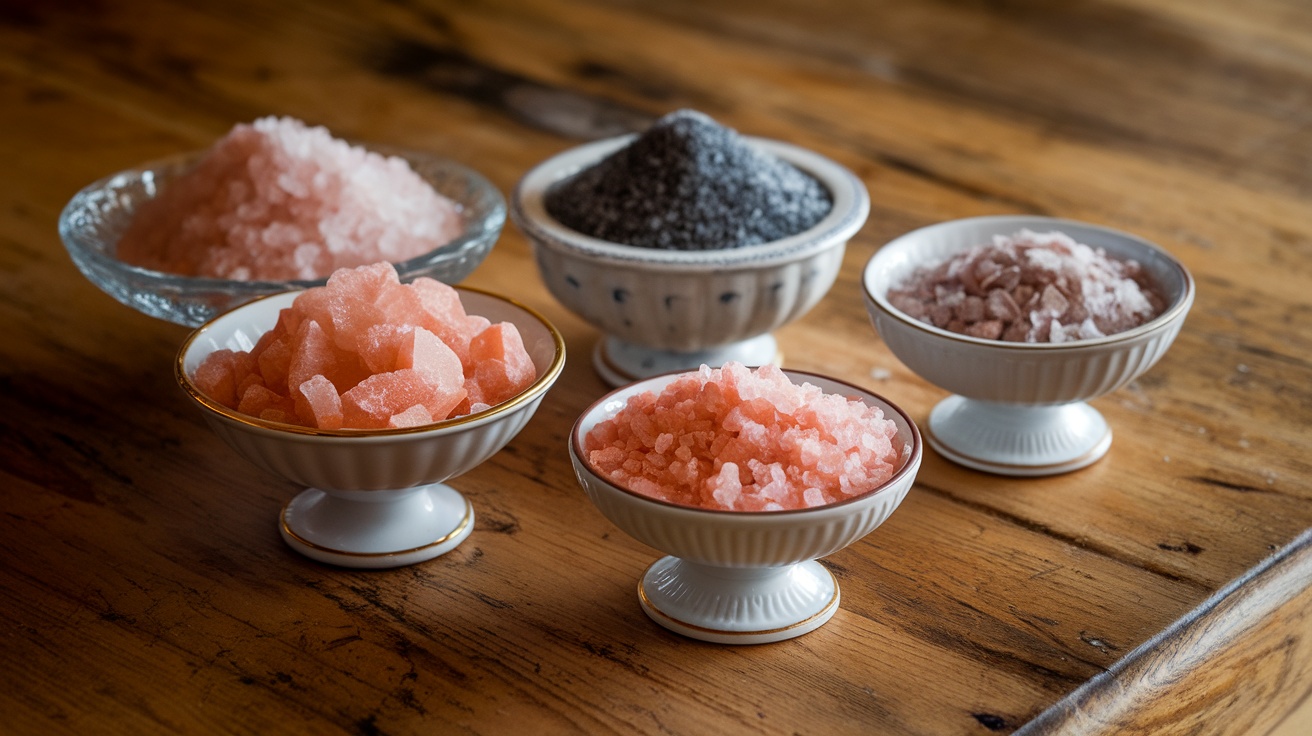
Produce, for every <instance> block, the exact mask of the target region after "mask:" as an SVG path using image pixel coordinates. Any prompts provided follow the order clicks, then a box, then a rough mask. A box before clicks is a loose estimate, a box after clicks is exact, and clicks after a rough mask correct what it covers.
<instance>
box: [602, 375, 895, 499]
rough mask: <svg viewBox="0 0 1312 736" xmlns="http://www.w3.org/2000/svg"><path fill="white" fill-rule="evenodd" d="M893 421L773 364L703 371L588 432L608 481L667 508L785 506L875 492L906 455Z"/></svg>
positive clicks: (640, 399)
mask: <svg viewBox="0 0 1312 736" xmlns="http://www.w3.org/2000/svg"><path fill="white" fill-rule="evenodd" d="M896 438H897V426H896V425H895V424H894V423H893V422H892V421H891V420H889V419H885V418H884V415H883V412H882V411H881V410H880V409H879V408H878V407H874V406H870V405H868V404H865V403H863V402H861V401H857V400H852V399H847V398H845V397H843V396H839V395H837V394H825V393H824V392H823V391H822V390H821V389H819V388H818V387H816V386H814V385H812V384H809V383H803V384H801V385H797V384H794V383H792V382H791V381H790V380H789V379H788V376H787V375H785V374H784V373H783V371H781V370H779V369H778V368H777V367H775V366H772V365H767V366H763V367H761V368H758V369H756V370H754V371H753V370H750V369H748V368H746V367H745V366H743V365H742V364H740V363H727V364H725V365H724V367H723V368H716V369H712V368H709V367H707V366H702V368H701V370H699V371H697V372H695V373H689V374H686V375H684V376H681V377H679V378H677V379H675V380H674V381H673V382H671V383H670V384H669V385H667V386H666V387H665V388H664V389H663V390H662V391H661V392H660V394H659V395H658V394H656V393H654V392H650V391H649V392H645V393H642V394H637V395H635V396H632V397H631V398H630V399H629V400H628V402H627V403H626V404H625V406H624V407H623V408H622V409H620V410H619V412H617V413H616V414H615V415H614V416H613V417H611V418H610V419H606V420H604V421H601V422H598V423H597V424H596V425H595V426H594V427H593V428H592V430H591V431H589V432H588V434H587V435H586V436H585V437H584V438H583V449H584V453H585V455H586V457H587V460H588V463H589V464H590V465H591V466H592V467H593V469H594V470H595V471H596V472H597V473H598V474H599V475H601V476H602V477H605V478H607V479H609V480H610V481H611V482H613V483H615V484H617V485H620V486H623V487H625V488H628V489H629V490H632V491H634V492H635V493H642V494H644V495H649V496H652V497H654V498H658V499H661V500H664V501H668V502H670V503H677V504H683V505H687V506H697V507H702V508H709V509H723V510H731V511H779V510H785V509H802V508H810V507H814V506H821V505H825V504H830V503H835V502H838V501H842V500H844V499H848V498H853V497H856V496H859V495H861V494H864V493H867V492H869V491H872V490H874V489H875V488H878V487H879V486H880V485H881V484H883V483H885V482H886V481H888V479H889V478H891V477H892V476H893V473H894V472H895V471H896V470H897V468H898V467H899V463H900V462H901V460H902V458H903V454H904V452H905V450H904V448H902V447H901V446H900V445H895V442H894V441H895V440H896Z"/></svg>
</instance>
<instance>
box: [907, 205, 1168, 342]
mask: <svg viewBox="0 0 1312 736" xmlns="http://www.w3.org/2000/svg"><path fill="white" fill-rule="evenodd" d="M888 301H889V303H890V304H892V305H893V306H894V307H897V308H898V309H900V310H902V311H903V312H905V313H906V314H908V315H910V316H911V317H913V318H915V319H918V320H921V321H923V322H928V323H930V324H932V325H934V326H935V327H941V328H943V329H946V330H951V331H952V332H957V333H961V334H965V335H970V336H972V337H980V338H984V339H988V340H1005V341H1008V342H1054V343H1059V342H1068V341H1071V340H1086V339H1090V338H1095V337H1102V336H1104V335H1111V334H1114V333H1117V332H1124V331H1125V330H1129V329H1132V328H1134V327H1137V326H1139V325H1141V324H1144V323H1145V322H1148V321H1150V320H1152V319H1153V318H1154V317H1156V316H1157V315H1159V314H1161V313H1162V311H1163V310H1164V309H1165V308H1166V303H1165V300H1164V299H1163V298H1162V296H1161V295H1160V294H1159V293H1157V291H1156V290H1155V289H1154V288H1153V287H1152V285H1151V284H1150V283H1149V280H1148V275H1147V274H1146V273H1145V272H1144V270H1143V268H1142V267H1141V266H1140V265H1139V263H1137V262H1136V261H1132V260H1117V259H1114V258H1111V257H1109V256H1108V255H1107V254H1106V253H1105V252H1104V251H1103V250H1102V249H1101V248H1099V249H1097V250H1095V249H1093V248H1090V247H1089V246H1087V245H1084V244H1081V243H1077V242H1076V241H1075V240H1073V239H1072V238H1071V237H1070V236H1068V235H1066V234H1064V233H1060V232H1051V233H1042V234H1041V233H1035V232H1031V231H1029V230H1022V231H1020V232H1019V233H1016V234H1015V235H1013V236H1011V237H1006V236H1003V235H995V236H994V237H993V243H992V244H991V245H985V246H977V247H975V248H972V249H970V250H968V251H965V252H962V253H959V254H957V255H956V256H954V257H952V258H949V259H947V260H945V261H943V262H942V263H938V264H935V265H932V266H926V267H922V268H919V269H917V270H916V271H915V272H914V273H912V274H911V276H910V277H909V278H907V279H906V280H905V281H904V282H903V283H901V284H899V285H897V286H896V287H894V288H892V289H890V290H889V292H888Z"/></svg>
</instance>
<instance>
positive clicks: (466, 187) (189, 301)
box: [59, 144, 506, 327]
mask: <svg viewBox="0 0 1312 736" xmlns="http://www.w3.org/2000/svg"><path fill="white" fill-rule="evenodd" d="M365 147H366V148H368V149H369V150H371V151H375V152H378V153H381V154H384V155H391V156H399V157H401V158H403V159H405V160H406V161H407V162H408V163H409V164H410V167H411V168H412V169H413V170H414V171H415V172H416V173H417V174H419V176H420V177H422V178H423V179H424V180H425V181H426V182H427V183H428V184H430V185H431V186H432V187H433V188H434V189H435V190H436V191H437V193H438V194H441V195H442V196H444V197H447V198H448V199H450V200H452V201H453V202H455V203H456V204H457V205H458V207H459V209H460V213H461V217H462V222H463V228H462V231H461V232H460V234H459V235H457V236H456V237H455V238H453V239H451V240H450V241H448V242H446V243H445V244H443V245H441V246H439V247H437V248H435V249H434V250H432V251H430V252H428V253H425V254H423V255H420V256H417V257H415V258H411V259H408V260H405V261H402V262H400V263H396V264H394V265H395V266H396V269H397V272H398V273H399V275H400V277H401V280H402V281H411V280H413V279H415V278H417V277H419V276H428V277H431V278H434V279H437V280H439V281H443V282H445V283H448V284H454V283H458V282H459V281H461V280H462V279H464V278H465V276H467V275H469V273H470V272H472V271H473V270H474V269H475V268H477V267H478V265H479V264H480V263H482V262H483V259H484V258H486V256H487V254H488V252H489V251H491V249H492V246H493V245H494V244H495V243H496V241H497V238H498V237H499V236H500V234H501V229H502V227H503V226H504V224H505V219H506V203H505V198H504V196H502V194H501V192H500V190H498V189H497V188H496V186H494V185H493V184H492V183H491V182H490V181H488V180H487V179H486V178H485V177H483V176H482V175H481V174H479V173H478V172H476V171H474V170H473V169H470V168H468V167H466V166H464V165H462V164H459V163H456V162H454V161H450V160H447V159H444V158H441V157H438V156H435V155H432V154H430V153H426V152H423V151H416V150H410V149H403V148H396V147H391V146H384V145H374V144H369V145H366V146H365ZM202 155H203V153H202V152H193V153H187V154H182V155H178V156H173V157H170V158H166V159H162V160H159V161H154V162H150V163H146V164H143V165H141V166H138V167H135V168H131V169H127V170H125V171H120V172H118V173H115V174H113V175H110V176H107V177H105V178H103V179H100V180H99V181H96V182H94V183H92V184H90V185H88V186H86V187H85V188H83V189H82V190H81V191H79V192H78V193H77V194H76V195H74V196H73V198H72V199H71V200H70V201H69V202H68V204H67V205H66V206H65V207H64V210H63V212H62V213H61V214H60V216H59V234H60V237H61V238H62V239H63V242H64V247H65V248H66V249H67V250H68V253H69V255H70V256H71V258H72V260H73V263H74V264H75V265H76V266H77V268H78V270H80V271H81V272H82V274H83V275H84V276H86V278H87V279H88V280H90V281H91V282H92V283H93V284H95V285H96V286H97V287H99V288H100V289H101V290H102V291H104V292H105V293H106V294H109V295H110V296H112V297H113V298H114V299H116V300H118V301H119V302H120V303H122V304H125V305H127V306H129V307H132V308H133V309H136V310H137V311H139V312H142V313H143V314H147V315H149V316H151V317H156V318H158V319H163V320H166V321H169V322H173V323H175V324H180V325H186V326H188V327H196V326H198V325H201V324H203V323H204V322H206V321H207V320H209V319H211V318H212V317H214V316H215V315H218V314H221V313H223V312H225V311H227V310H229V309H232V308H233V307H236V306H237V305H240V304H244V303H246V302H248V301H251V300H252V299H255V298H258V297H261V296H266V295H269V294H277V293H281V292H285V291H288V290H289V289H305V288H310V287H313V286H320V285H322V284H323V283H324V282H325V280H326V279H327V276H326V275H325V276H324V278H319V279H313V280H289V281H241V280H235V279H221V278H206V277H197V276H180V275H177V274H172V273H165V272H162V271H156V270H152V269H149V268H142V267H139V266H134V265H130V264H128V263H125V262H123V261H121V260H119V258H118V257H117V255H116V251H117V247H118V241H119V238H120V236H121V235H122V234H123V232H124V231H125V230H126V229H127V227H128V224H129V223H130V222H131V221H132V218H133V216H134V215H135V213H136V210H137V208H138V207H139V206H141V204H142V202H144V201H146V200H150V199H153V198H154V197H156V196H157V195H158V193H159V192H160V191H161V190H162V189H163V188H164V187H167V186H168V185H169V182H170V181H171V180H173V179H174V178H176V177H177V176H179V175H181V174H183V173H185V172H187V171H188V170H189V169H190V168H191V167H192V166H194V165H195V163H196V161H198V160H199V159H200V157H201V156H202Z"/></svg>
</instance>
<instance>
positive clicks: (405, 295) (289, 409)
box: [192, 263, 537, 429]
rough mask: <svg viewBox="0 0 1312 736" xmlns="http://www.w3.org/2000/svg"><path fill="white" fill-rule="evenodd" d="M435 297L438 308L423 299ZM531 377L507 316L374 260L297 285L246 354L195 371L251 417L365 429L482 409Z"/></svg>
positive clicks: (221, 357) (214, 392) (202, 384)
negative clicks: (472, 309)
mask: <svg viewBox="0 0 1312 736" xmlns="http://www.w3.org/2000/svg"><path fill="white" fill-rule="evenodd" d="M426 303H427V304H428V306H427V307H426V306H425V304H426ZM439 303H440V305H441V307H440V312H438V311H435V310H434V308H432V307H433V305H435V304H439ZM431 327H437V328H438V329H439V330H441V332H437V331H434V330H433V329H430V328H431ZM444 336H445V337H444ZM447 339H450V340H451V341H452V342H454V343H455V345H454V346H453V345H451V344H450V343H448V342H446V340H447ZM471 346H477V347H476V348H474V349H472V350H471ZM457 348H458V349H460V350H463V352H464V358H463V359H462V358H461V357H460V355H458V354H457ZM479 376H482V379H481V381H482V383H479V380H480V379H478V377H479ZM536 378H537V371H536V368H535V367H534V365H533V361H532V359H531V358H530V357H529V355H528V352H527V350H525V348H524V343H523V340H522V339H521V337H520V335H519V331H518V330H517V329H516V328H515V326H514V325H512V324H510V323H508V322H503V323H498V324H495V325H494V324H492V323H491V322H489V321H488V319H487V318H486V317H482V316H479V315H470V314H466V313H465V309H464V305H463V304H461V303H460V296H459V293H458V292H457V291H456V290H455V289H453V288H451V287H450V286H447V285H446V284H441V283H440V282H436V281H433V280H432V279H427V278H420V279H417V280H416V281H415V283H413V284H402V283H400V281H399V280H398V279H397V277H396V270H395V269H394V268H393V267H392V266H391V265H390V264H386V263H383V264H377V265H370V266H366V267H361V268H358V269H353V270H349V271H338V272H335V273H334V274H333V275H332V277H331V278H329V279H328V283H327V284H326V285H324V286H322V287H318V288H314V289H309V290H307V291H305V292H302V293H301V294H300V295H299V296H298V297H297V298H296V300H295V301H294V302H293V303H292V306H291V307H289V308H286V309H283V310H282V311H281V312H280V313H279V315H278V321H277V324H276V325H275V326H274V328H273V329H272V330H270V331H269V332H267V333H265V334H264V335H261V336H260V338H259V340H257V341H256V344H255V347H254V348H253V349H252V350H251V352H250V353H249V354H248V353H245V352H234V351H232V350H216V351H214V352H213V353H211V354H210V355H209V356H208V357H207V358H206V359H205V360H204V361H202V362H201V364H200V365H199V366H198V367H197V368H196V370H195V372H194V374H193V377H192V380H193V381H194V382H195V383H196V386H197V388H199V389H200V390H201V391H202V392H204V393H205V394H206V395H208V396H210V397H211V398H213V399H214V400H216V401H218V402H219V403H221V404H223V405H224V406H227V407H229V408H233V409H236V410H238V411H241V412H243V413H246V414H250V415H252V416H258V417H261V418H264V419H271V420H272V421H280V422H287V423H291V424H301V425H304V426H308V427H318V428H320V429H338V428H348V429H349V428H355V429H366V428H383V427H411V426H418V425H422V424H429V423H432V422H435V421H441V420H443V419H448V418H450V417H453V416H460V415H462V414H466V413H473V412H478V411H482V410H484V409H487V408H489V407H490V406H491V405H495V404H497V403H500V402H502V401H505V400H506V399H509V398H511V397H512V396H514V395H515V394H517V393H519V392H520V391H523V390H524V389H525V388H527V387H528V386H529V385H531V384H532V383H533V381H534V380H535V379H536ZM471 387H472V388H473V390H474V391H475V392H476V395H471V393H470V388H471Z"/></svg>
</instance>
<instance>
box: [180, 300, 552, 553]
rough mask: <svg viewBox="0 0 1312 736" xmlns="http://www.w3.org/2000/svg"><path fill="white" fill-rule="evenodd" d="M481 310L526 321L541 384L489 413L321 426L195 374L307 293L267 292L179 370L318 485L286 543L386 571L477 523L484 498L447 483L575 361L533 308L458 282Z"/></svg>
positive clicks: (260, 443)
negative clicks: (224, 392)
mask: <svg viewBox="0 0 1312 736" xmlns="http://www.w3.org/2000/svg"><path fill="white" fill-rule="evenodd" d="M455 288H456V290H457V291H459V292H460V299H461V301H462V302H463V303H464V305H465V309H466V311H468V312H469V313H470V314H477V315H482V316H484V317H487V318H488V319H489V320H491V321H492V322H494V323H495V322H511V323H513V324H514V325H515V327H516V328H518V329H519V332H520V335H521V336H522V337H523V339H524V347H525V348H526V349H527V350H528V354H529V356H530V357H531V358H532V360H533V365H534V366H535V368H536V369H537V374H538V377H537V380H535V381H534V382H533V384H532V385H530V386H529V387H528V388H527V389H525V390H524V391H522V392H521V393H519V394H518V395H516V396H515V397H513V398H511V399H509V400H507V401H505V402H502V403H500V404H497V405H496V406H493V407H491V408H489V409H487V410H485V411H481V412H478V413H476V414H470V415H466V416H462V417H456V418H453V419H448V420H446V421H442V422H437V423H434V424H428V425H424V426H420V427H409V428H403V429H370V430H362V429H354V430H353V429H342V430H320V429H309V428H305V427H297V426H293V425H289V424H282V423H280V422H270V421H265V420H262V419H258V418H256V417H251V416H247V415H245V414H242V413H240V412H237V411H235V410H233V409H229V408H227V407H225V406H223V405H222V404H219V403H217V402H215V401H214V400H213V399H211V398H209V397H208V396H206V395H205V394H204V393H203V392H201V391H200V389H198V388H197V387H196V385H195V384H194V383H193V382H192V379H191V376H192V374H193V373H194V372H195V370H196V367H197V366H199V365H200V363H201V362H202V361H203V360H204V359H205V357H206V356H207V355H209V354H210V353H211V352H213V351H215V350H219V349H222V348H227V349H230V350H250V349H251V348H252V347H253V346H254V345H255V342H256V340H258V339H259V337H260V335H262V334H263V333H265V332H267V331H268V330H269V329H271V328H272V327H273V325H274V324H275V323H276V322H277V318H278V312H279V311H280V310H281V309H283V308H284V307H287V306H290V305H291V303H292V301H293V300H294V299H295V298H296V296H297V294H298V293H299V292H288V293H284V294H279V295H276V296H271V297H266V298H263V299H259V300H257V301H254V302H250V303H248V304H246V305H243V306H241V307H238V308H237V309H235V310H233V311H231V312H228V313H227V314H224V315H221V316H219V317H217V318H215V319H213V320H211V321H210V322H208V323H206V324H205V325H203V326H202V327H200V328H199V329H198V330H196V331H195V332H193V333H192V334H191V336H190V337H188V338H187V340H186V342H184V343H183V345H182V348H181V349H180V351H179V353H178V359H177V362H176V364H175V368H174V373H175V375H176V378H177V380H178V384H179V385H180V386H182V388H183V390H184V391H185V392H186V394H187V396H188V397H189V398H190V399H191V400H192V401H193V402H194V403H195V404H196V405H197V406H198V407H199V408H200V409H201V411H202V412H203V414H204V416H205V420H206V422H207V423H208V424H209V425H210V427H211V428H212V429H213V430H214V433H215V434H217V435H218V436H219V437H220V439H222V440H223V441H224V442H226V443H227V444H228V445H230V446H231V447H232V448H233V449H234V450H236V451H237V452H238V454H240V455H241V456H242V457H244V458H246V459H247V460H249V461H250V462H252V463H254V464H255V465H256V466H258V467H260V468H262V469H264V470H266V471H268V472H270V473H273V474H274V475H277V476H279V477H282V478H285V479H287V480H290V481H292V482H293V483H297V484H299V485H302V486H309V488H308V489H307V490H305V491H304V492H302V493H301V494H300V495H298V496H296V497H295V498H294V499H292V500H291V501H290V502H289V503H288V504H287V505H286V506H285V507H284V508H283V510H282V516H281V521H280V529H281V532H282V536H283V539H284V540H286V542H287V543H288V545H290V546H291V547H292V548H293V549H295V550H296V551H298V552H300V553H302V554H304V555H306V556H308V557H310V558H312V559H316V560H319V561H321V562H328V563H332V564H336V565H342V566H346V567H361V568H382V567H398V566H401V565H409V564H413V563H415V562H421V561H423V560H428V559H432V558H433V557H437V556H438V555H441V554H444V553H446V552H448V551H450V550H452V549H454V548H455V547H456V546H457V545H458V544H460V542H461V541H463V540H464V539H465V538H466V537H467V536H468V535H469V533H470V531H472V530H473V526H474V509H473V506H472V505H471V504H470V503H469V502H468V500H466V499H465V498H464V496H462V495H461V494H460V493H459V492H458V491H457V490H455V489H454V488H452V487H450V486H448V485H446V484H445V483H444V481H447V480H449V479H451V478H453V477H455V476H458V475H460V474H462V473H465V472H468V471H469V470H472V469H473V468H475V467H477V466H478V465H479V464H480V463H482V462H483V461H485V460H487V459H488V458H490V457H491V456H492V455H494V454H496V453H497V452H498V451H499V450H500V449H501V448H502V447H504V446H505V445H506V443H508V442H510V440H512V439H514V437H515V435H517V434H518V433H519V431H520V430H521V429H523V428H524V426H525V425H526V424H527V423H528V421H529V419H531V418H532V416H533V413H534V412H535V411H537V408H538V405H539V404H541V402H542V399H543V397H544V396H546V393H547V391H548V389H550V388H551V386H552V384H554V383H555V381H556V379H557V378H559V376H560V373H561V371H562V370H563V368H564V365H565V342H564V339H563V338H562V337H561V335H560V333H559V332H557V330H556V328H555V327H554V326H552V325H551V323H549V322H548V321H547V320H546V319H545V318H543V317H542V316H541V315H539V314H538V313H537V312H535V311H533V310H532V309H530V308H528V307H526V306H523V305H521V304H518V303H516V302H514V301H511V300H509V299H506V298H504V297H501V296H497V295H494V294H491V293H488V292H484V291H479V290H477V289H471V288H467V287H460V286H457V287H455Z"/></svg>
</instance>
